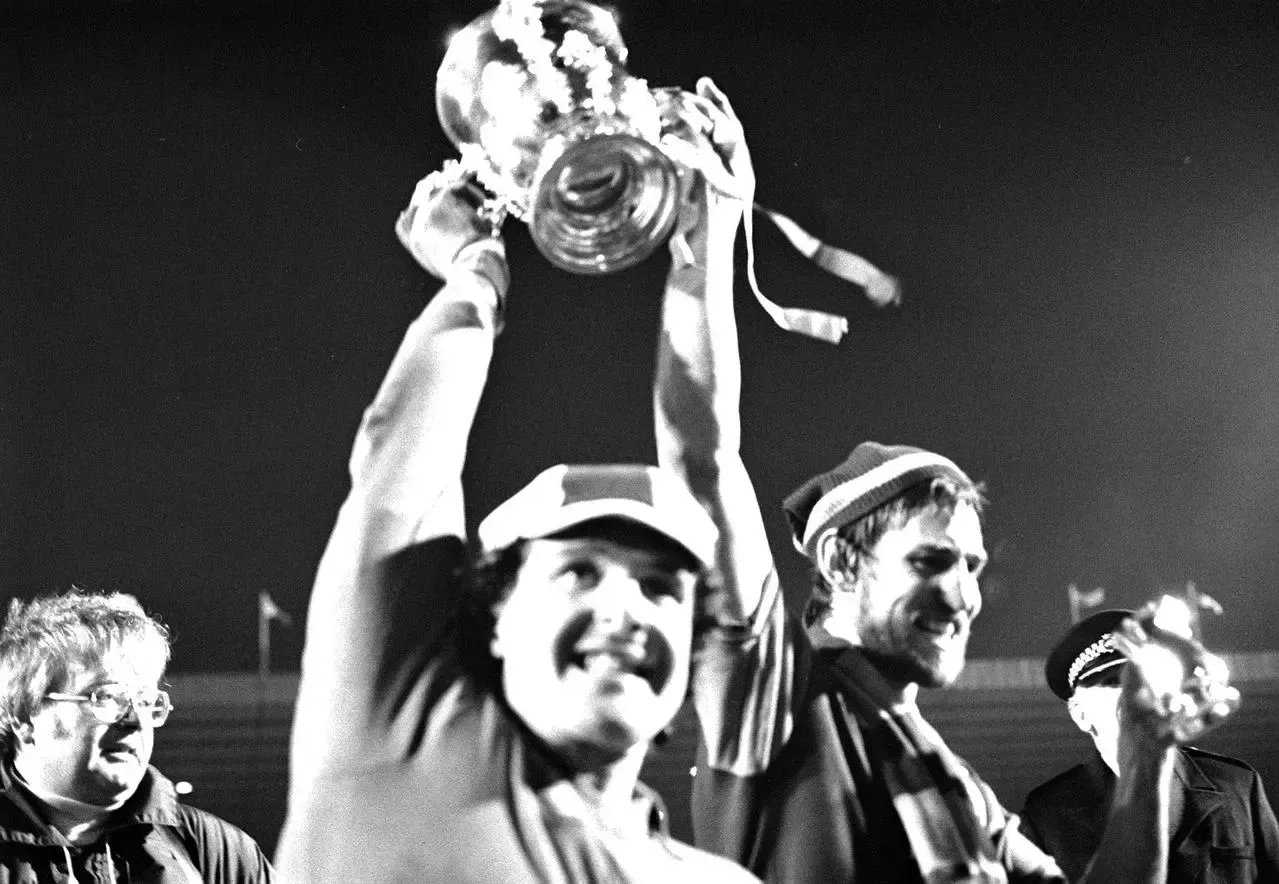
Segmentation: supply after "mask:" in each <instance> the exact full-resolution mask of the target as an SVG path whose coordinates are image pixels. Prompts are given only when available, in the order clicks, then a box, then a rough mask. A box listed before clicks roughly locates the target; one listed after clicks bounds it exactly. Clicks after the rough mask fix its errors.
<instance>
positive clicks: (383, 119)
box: [0, 0, 1279, 671]
mask: <svg viewBox="0 0 1279 884" xmlns="http://www.w3.org/2000/svg"><path fill="white" fill-rule="evenodd" d="M487 6H488V5H487V4H484V3H455V4H442V3H408V2H400V0H395V2H387V0H383V2H378V0H374V2H354V0H352V2H350V3H339V2H335V0H324V2H320V3H307V4H303V3H301V2H296V3H295V2H270V0H267V2H264V3H250V2H248V0H244V2H236V0H183V2H177V0H172V2H160V0H137V2H133V3H114V2H110V0H99V2H91V3H82V4H80V3H76V4H54V3H49V2H34V0H9V2H8V3H7V4H6V5H5V6H4V12H3V13H0V15H2V16H3V18H0V22H2V23H3V30H2V31H0V483H2V484H0V595H3V596H5V597H8V596H12V595H18V596H29V595H32V594H35V593H39V592H45V591H50V590H54V589H63V588H66V587H67V586H68V585H70V584H71V583H73V582H75V583H79V584H82V585H86V586H91V587H96V588H103V589H107V588H119V589H125V590H128V591H131V592H134V593H135V594H137V595H138V596H139V597H140V598H141V599H142V600H143V601H144V603H145V604H146V605H147V606H148V607H149V608H151V609H153V610H154V611H156V612H157V613H159V614H161V615H162V616H163V618H164V619H165V620H166V621H167V622H169V623H170V624H171V625H172V627H173V628H174V630H175V635H176V645H175V660H174V664H173V668H174V669H175V670H179V671H193V670H226V669H248V668H252V667H254V666H255V665H256V646H255V634H256V615H257V606H256V599H257V593H258V592H259V591H261V590H267V591H269V592H270V593H271V594H272V596H273V597H274V599H275V600H276V601H277V602H278V603H279V605H280V606H281V607H282V608H284V609H285V610H287V611H290V612H292V613H293V614H294V615H295V616H297V617H299V618H300V617H301V616H302V615H303V614H304V612H305V608H306V600H307V596H308V593H309V589H310V581H311V577H312V574H313V572H314V568H315V565H316V562H317V560H318V558H319V555H320V552H321V550H322V548H323V544H324V541H325V538H326V536H327V533H328V531H329V528H330V526H331V523H332V519H333V516H334V514H335V512H336V509H337V506H338V504H339V503H340V501H341V499H342V497H343V496H344V494H345V491H346V487H347V479H346V473H345V467H346V458H347V454H348V451H349V447H350V443H351V440H352V436H353V433H354V430H355V427H356V424H357V422H358V420H359V417H360V413H361V410H362V409H363V407H364V406H365V405H366V404H367V402H368V401H369V399H370V398H371V396H372V395H373V392H374V390H375V389H376V386H377V384H378V382H379V380H380V378H381V375H382V372H383V370H384V369H385V367H386V365H387V362H388V360H389V358H390V356H391V354H392V352H393V351H394V349H395V347H396V346H397V344H398V342H399V339H400V335H401V333H402V331H403V329H404V328H405V327H406V326H407V324H408V323H409V321H410V320H411V319H412V317H413V316H414V315H416V313H417V312H418V311H419V310H420V309H421V307H422V306H423V305H424V304H425V303H426V300H427V298H428V297H429V295H430V293H431V292H432V291H434V289H435V287H436V286H435V284H434V283H433V282H432V281H431V280H430V279H429V278H428V277H427V276H426V275H425V274H424V273H423V272H422V271H420V270H419V269H418V268H417V267H416V265H415V264H414V263H413V262H412V260H411V259H410V258H409V257H408V256H407V255H406V254H404V253H403V252H402V249H401V247H400V245H399V243H398V242H397V240H396V239H395V236H394V234H393V232H392V225H393V223H394V221H395V217H396V215H397V213H398V211H399V210H400V209H401V208H402V207H403V206H404V205H405V204H406V203H407V200H408V198H409V196H410V194H411V193H412V190H413V186H414V183H415V182H416V181H417V179H418V178H420V177H421V176H422V175H424V174H426V173H428V172H430V171H432V170H433V169H435V168H437V167H438V166H439V165H440V163H441V162H442V161H443V160H444V159H446V158H448V157H451V156H453V155H454V151H453V148H452V147H451V145H449V144H448V142H447V141H446V140H445V139H444V137H443V135H442V133H441V131H440V127H439V123H438V121H437V120H436V118H435V112H434V76H435V70H436V68H437V67H438V65H439V62H440V59H441V57H442V55H443V51H444V47H445V41H446V37H447V35H448V34H449V33H450V31H451V30H452V29H454V28H456V27H458V26H461V25H463V24H465V23H466V22H467V21H468V20H470V19H471V18H472V17H474V16H475V15H477V14H479V13H480V12H482V11H484V10H485V9H486V8H487ZM616 8H617V10H618V12H619V18H620V22H621V29H622V34H623V36H624V38H625V39H626V42H627V44H628V45H629V47H630V70H631V72H632V73H633V74H634V75H636V76H639V77H643V78H645V79H647V80H648V81H649V83H650V85H653V86H680V87H683V88H686V89H691V88H692V87H693V85H694V83H695V82H696V79H697V77H698V76H700V75H710V76H711V77H713V78H714V79H715V80H716V82H717V83H718V84H719V85H720V86H721V87H722V88H723V89H724V90H725V91H726V92H727V93H728V94H729V96H730V97H731V99H732V101H733V103H734V106H735V107H736V109H737V111H738V114H739V116H740V117H741V119H742V121H743V124H744V125H745V127H746V132H747V137H748V141H749V144H750V147H751V150H752V154H753V156H754V161H755V167H756V172H757V175H758V179H759V189H758V194H757V196H758V199H759V200H760V201H761V202H763V203H764V204H766V205H769V206H771V207H774V208H776V209H778V210H780V211H783V212H786V213H787V214H790V215H792V216H793V217H794V218H795V219H796V220H797V221H799V222H800V223H801V224H804V225H805V226H807V227H808V228H809V229H810V230H812V231H813V232H814V233H815V234H817V235H818V236H821V237H823V238H825V239H828V240H830V241H831V242H834V243H837V244H839V245H842V246H844V247H847V248H849V249H851V250H853V251H855V252H857V253H858V254H861V255H863V256H865V257H867V258H868V259H870V260H871V261H873V262H875V263H876V264H878V265H879V266H881V267H883V268H884V269H886V270H888V271H889V272H892V273H894V274H897V275H899V276H900V277H901V278H902V279H903V281H904V285H905V301H904V303H903V305H902V307H901V308H900V309H892V310H887V311H876V310H874V309H873V308H872V307H871V306H870V305H869V304H868V303H867V302H866V301H865V300H864V299H863V298H862V296H861V294H860V292H859V291H858V290H856V289H852V288H850V287H848V286H847V285H846V284H844V283H842V282H840V281H839V280H837V279H835V278H833V277H829V276H826V275H825V274H823V273H822V272H821V271H819V270H816V269H815V268H813V267H812V266H811V265H809V264H807V263H806V262H805V261H804V259H803V258H801V257H800V256H799V255H798V254H797V253H795V252H794V251H792V250H791V249H790V248H789V247H788V246H787V245H786V244H785V242H784V241H783V240H782V238H781V237H780V236H779V235H778V234H777V233H776V231H775V230H774V229H772V228H771V227H768V226H766V225H763V224H761V225H760V226H759V227H758V229H757V233H756V237H757V240H756V244H757V249H758V272H759V277H760V281H761V284H762V286H763V289H764V291H765V293H766V294H768V295H770V296H772V297H773V298H774V299H775V300H777V301H780V302H782V303H785V304H788V305H795V306H810V307H817V308H822V309H827V310H835V311H838V312H842V313H844V314H845V315H847V316H848V317H849V318H850V320H851V322H852V332H851V334H850V335H849V337H848V338H847V339H846V340H845V342H844V343H843V344H842V345H840V346H838V347H834V346H830V345H827V344H822V343H818V342H815V341H811V340H808V339H804V338H801V337H797V336H794V335H787V334H785V333H783V332H781V331H780V330H778V329H777V328H776V327H775V326H773V325H772V323H771V321H770V320H769V319H768V317H767V316H766V315H765V314H764V313H763V311H761V310H760V309H759V308H758V307H757V306H756V305H755V303H754V300H753V299H752V298H751V297H750V294H749V290H748V289H747V287H746V285H745V275H744V273H743V272H739V279H738V282H739V285H738V310H739V319H740V324H741V338H742V351H743V360H744V374H745V379H744V381H745V390H744V395H743V403H742V408H743V419H744V432H745V451H744V454H745V459H746V461H747V464H748V466H749V467H750V468H751V470H752V473H753V475H754V477H755V480H756V484H757V487H758V490H759V491H760V495H761V500H762V503H763V507H764V512H765V515H766V518H767V520H768V524H769V528H770V532H771V536H772V541H773V548H774V552H775V554H776V555H777V556H778V560H779V562H780V564H781V567H782V574H783V580H784V582H785V585H786V586H787V594H788V598H789V600H790V601H791V602H792V603H793V604H795V605H798V604H799V603H800V601H801V599H802V598H803V595H804V593H805V592H806V588H807V578H806V575H805V570H804V567H803V563H802V561H801V560H800V559H799V557H798V555H797V554H796V553H794V552H793V550H792V549H791V548H790V545H789V542H788V540H787V538H786V535H785V529H784V520H783V518H782V516H781V513H780V509H779V506H778V502H779V501H780V499H781V498H782V497H783V496H784V495H785V494H786V493H787V492H788V491H789V490H791V488H793V487H794V486H795V485H797V484H798V483H799V482H800V481H802V480H803V479H804V478H806V477H807V476H808V475H810V474H811V473H813V472H815V471H817V470H819V469H824V468H826V467H828V466H830V465H833V464H834V463H835V462H836V461H838V460H839V459H841V458H842V457H843V456H844V455H845V454H846V453H847V451H848V450H849V449H850V448H851V447H852V446H853V445H854V444H855V443H856V442H858V441H860V440H862V439H867V438H870V439H876V440H879V441H882V442H905V443H911V444H916V445H921V446H925V447H930V448H934V449H936V450H938V451H941V452H943V453H945V454H947V455H949V456H951V457H952V458H954V459H955V460H956V461H958V462H959V463H960V464H961V465H963V466H965V467H966V468H967V469H968V470H969V472H971V473H972V474H974V475H975V476H977V477H979V478H981V479H984V480H985V481H986V482H987V483H988V486H989V491H990V496H991V499H992V507H991V510H990V516H989V521H988V527H987V543H988V546H989V548H990V550H991V552H992V554H993V562H992V565H991V568H990V570H989V572H988V574H989V578H988V579H987V581H986V583H985V592H986V607H985V611H984V613H983V615H982V618H981V619H980V620H979V621H978V624H977V628H976V635H975V638H974V642H973V646H972V653H973V654H974V655H975V656H979V657H993V656H1035V655H1040V654H1042V653H1044V651H1045V650H1046V648H1047V646H1048V645H1049V644H1050V643H1051V640H1052V637H1053V636H1054V635H1055V634H1056V633H1057V632H1059V631H1060V630H1062V629H1064V628H1065V626H1066V625H1067V624H1068V617H1069V615H1068V608H1067V603H1066V587H1067V586H1068V585H1069V584H1072V583H1074V584H1078V585H1079V586H1081V587H1083V588H1091V587H1094V586H1104V587H1105V588H1106V589H1107V591H1108V598H1109V601H1110V602H1112V603H1114V604H1116V605H1127V606H1132V605H1137V604H1140V603H1141V602H1142V601H1143V600H1145V599H1146V598H1147V597H1150V596H1152V595H1153V594H1155V593H1156V592H1158V591H1159V590H1161V589H1164V588H1168V587H1175V586H1179V585H1181V584H1183V583H1184V582H1185V581H1187V580H1193V581H1195V582H1196V584H1197V585H1198V587H1199V588H1200V589H1201V590H1202V591H1205V592H1208V593H1210V594H1211V595H1213V596H1214V597H1216V598H1217V599H1218V600H1219V601H1220V602H1221V603H1222V604H1223V605H1224V607H1225V614H1224V616H1223V617H1221V618H1219V619H1217V620H1216V621H1214V622H1213V623H1212V624H1211V625H1210V631H1209V633H1208V640H1209V643H1210V644H1211V645H1213V646H1215V647H1217V648H1219V649H1221V650H1262V649H1273V648H1274V647H1275V641H1274V638H1273V632H1274V628H1273V626H1272V623H1273V621H1274V618H1275V615H1276V613H1277V612H1279V599H1276V594H1275V593H1274V592H1273V590H1272V583H1273V580H1274V575H1275V574H1276V573H1279V545H1277V544H1276V538H1277V537H1279V403H1276V397H1275V392H1274V391H1275V390H1276V388H1277V387H1279V346H1277V344H1279V64H1276V61H1277V60H1279V58H1277V52H1279V51H1277V50H1276V46H1279V4H1274V3H1273V2H1256V3H1236V2H1221V3H1188V2H1177V0H1174V2H1166V3H1144V2H1125V3H1102V2H1073V0H1021V2H1016V0H1009V2H996V0H988V2H978V0H968V2H959V0H955V2H941V0H938V2H932V3H923V2H909V3H889V2H882V3H857V2H851V0H850V2H839V3H832V2H828V0H822V2H815V3H794V2H792V3H778V4H766V3H762V2H758V0H746V2H739V3H732V4H730V3H725V2H718V0H716V2H708V3H700V4H699V3H695V2H692V0H685V2H672V0H662V2H653V0H647V2H640V0H623V2H619V3H617V5H616ZM506 239H507V242H508V246H509V252H510V257H511V265H512V272H513V275H514V278H515V282H514V285H513V288H512V291H511V294H510V306H509V313H508V322H507V329H506V331H505V333H504V334H503V336H502V338H501V339H500V341H499V349H498V355H497V359H496V362H495V364H494V366H493V371H492V375H491V382H490V384H489V388H488V392H487V394H486V399H485V401H484V404H483V408H482V411H481V414H480V418H479V421H478V424H477V426H476V428H475V432H474V434H473V444H472V446H471V457H470V460H469V462H468V469H467V476H466V481H467V488H468V492H469V495H470V496H469V501H468V515H469V520H470V523H471V525H472V526H473V525H474V524H475V522H477V521H478V520H479V518H480V517H482V516H483V515H484V514H485V513H486V512H487V511H488V510H489V509H491V508H492V507H493V506H494V505H495V504H496V503H498V502H499V501H500V500H502V499H503V498H505V497H506V496H507V495H509V494H510V493H512V492H513V491H515V490H516V489H517V488H519V487H520V486H522V485H523V484H524V482H526V481H527V480H528V479H529V478H531V477H532V476H533V475H534V474H535V473H536V472H538V471H539V470H540V469H542V468H543V467H545V466H548V465H550V464H553V463H558V462H563V461H616V460H649V461H651V460H652V459H653V457H654V453H653V443H652V438H651V436H652V433H651V412H650V398H649V397H650V392H649V391H650V385H651V377H652V362H653V351H654V340H655V332H656V328H657V308H658V299H659V295H660V292H661V286H662V281H663V279H664V276H665V271H666V258H665V256H664V254H665V253H664V251H663V252H659V253H658V255H657V256H655V257H654V258H652V259H650V260H649V261H647V262H645V263H644V264H643V265H641V266H640V267H638V268H635V269H633V270H630V271H627V272H624V273H621V274H618V275H615V276H611V277H604V278H587V277H579V276H573V275H570V274H567V273H564V272H561V271H558V270H555V269H553V268H551V266H550V265H549V264H548V263H547V262H546V260H545V259H544V258H542V257H541V256H540V255H539V254H538V253H537V252H536V250H535V249H534V248H533V247H532V245H531V242H530V240H529V237H528V235H527V231H526V230H525V229H524V228H523V227H522V226H520V225H519V224H518V223H515V222H509V223H508V225H507V228H506ZM743 258H744V248H742V247H741V246H740V244H739V268H741V267H742V259H743ZM275 641H276V648H275V663H276V665H277V666H278V667H279V668H281V669H290V668H296V665H297V659H298V654H299V652H300V646H301V638H300V633H299V632H298V631H297V630H292V631H290V630H284V629H277V630H276V634H275Z"/></svg>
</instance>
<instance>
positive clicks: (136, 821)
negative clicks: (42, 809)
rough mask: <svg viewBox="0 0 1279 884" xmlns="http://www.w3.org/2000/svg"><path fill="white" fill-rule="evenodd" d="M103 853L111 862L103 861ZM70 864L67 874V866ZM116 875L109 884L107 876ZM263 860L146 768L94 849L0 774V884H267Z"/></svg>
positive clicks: (253, 846) (250, 844) (237, 834)
mask: <svg viewBox="0 0 1279 884" xmlns="http://www.w3.org/2000/svg"><path fill="white" fill-rule="evenodd" d="M107 851H110V853H111V856H110V859H109V860H108V857H107ZM68 861H70V863H71V868H70V869H68V868H67V863H68ZM112 869H114V871H115V876H116V877H115V880H112V879H111V877H110V872H111V870H112ZM272 880H273V876H272V871H271V867H270V865H269V864H268V862H267V859H266V856H265V855H264V854H263V853H262V850H261V849H260V848H259V847H258V845H257V843H256V842H254V841H253V839H251V838H250V837H249V836H248V835H246V834H245V833H244V832H242V831H241V830H240V829H237V828H236V827H235V826H233V825H231V824H230V823H228V822H225V821H224V820H221V819H219V818H218V817H216V816H214V815H213V814H211V813H206V812H205V811H203V810H199V809H197V808H194V807H187V806H186V805H183V804H179V803H178V798H177V794H176V793H175V792H174V790H173V784H172V783H170V782H169V781H168V780H167V779H165V778H164V776H162V775H161V774H160V772H159V771H157V770H156V769H155V768H150V769H149V770H148V771H147V774H146V776H145V777H144V778H143V780H142V784H141V785H140V786H139V787H138V791H137V792H136V793H134V795H133V797H132V798H130V799H129V800H128V801H127V802H126V803H125V805H124V806H123V807H122V808H120V810H118V811H117V812H116V813H115V814H113V815H112V818H111V820H110V821H109V822H108V823H107V827H106V831H105V832H104V833H103V835H102V837H101V838H99V839H98V841H97V842H96V843H94V844H91V845H89V846H86V847H75V846H72V845H69V844H68V843H67V841H66V839H65V838H63V837H62V836H61V835H60V834H59V833H58V832H57V830H55V829H53V828H51V827H50V826H49V825H48V824H47V823H46V822H44V820H43V819H41V817H40V815H39V814H38V812H37V811H36V810H35V809H34V807H33V805H32V803H31V800H30V797H29V796H28V794H27V793H26V792H25V791H24V790H23V789H22V788H21V787H20V786H19V785H18V784H17V783H16V782H15V781H14V778H13V776H12V775H11V774H10V772H9V771H8V770H7V769H4V770H0V884H54V882H56V884H63V882H69V881H76V882H79V884H108V882H109V884H117V882H123V884H205V882H207V884H270V882H271V881H272Z"/></svg>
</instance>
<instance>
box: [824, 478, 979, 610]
mask: <svg viewBox="0 0 1279 884" xmlns="http://www.w3.org/2000/svg"><path fill="white" fill-rule="evenodd" d="M961 503H967V504H969V505H971V506H972V507H973V508H974V509H976V510H977V514H978V515H981V513H982V512H983V510H984V509H985V506H986V496H985V486H984V485H982V484H981V483H968V484H961V483H958V482H955V481H953V480H951V479H944V478H935V479H929V480H927V481H924V482H917V483H916V484H914V485H911V486H910V487H908V488H907V489H906V490H904V491H903V492H902V493H901V494H899V495H897V496H896V497H894V498H892V499H891V500H889V501H887V502H886V503H884V504H882V505H880V506H879V507H878V508H877V509H873V510H871V511H870V512H869V513H867V514H866V515H864V516H862V517H861V518H860V519H857V520H856V521H853V522H849V523H848V524H846V525H841V526H840V528H839V531H838V536H839V537H840V539H842V540H843V541H844V542H845V543H846V544H847V545H848V548H849V551H850V552H851V553H852V555H850V556H849V559H848V561H847V563H846V565H847V567H848V568H850V569H852V574H853V577H854V579H856V578H858V577H860V575H861V568H862V564H863V562H864V560H865V555H864V554H865V553H867V552H869V551H870V549H871V548H872V547H874V546H875V544H876V543H878V542H879V539H880V538H881V537H883V536H884V534H886V533H887V532H888V530H889V529H890V528H899V527H901V526H902V525H904V524H905V523H906V522H908V521H910V519H911V518H912V517H913V516H915V515H916V514H918V513H921V512H925V511H928V510H931V509H937V510H941V511H942V512H946V513H951V512H954V510H955V507H957V506H958V505H959V504H961ZM812 581H813V584H812V589H811V591H810V594H809V597H808V603H807V604H806V605H805V606H804V625H805V626H812V625H813V624H814V623H820V622H821V621H822V620H823V619H824V618H825V617H826V614H827V613H828V612H829V611H830V609H831V596H832V595H833V593H834V589H832V588H831V586H830V584H829V583H827V582H826V578H824V577H822V573H821V570H820V569H819V568H816V567H814V568H813V572H812Z"/></svg>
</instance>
